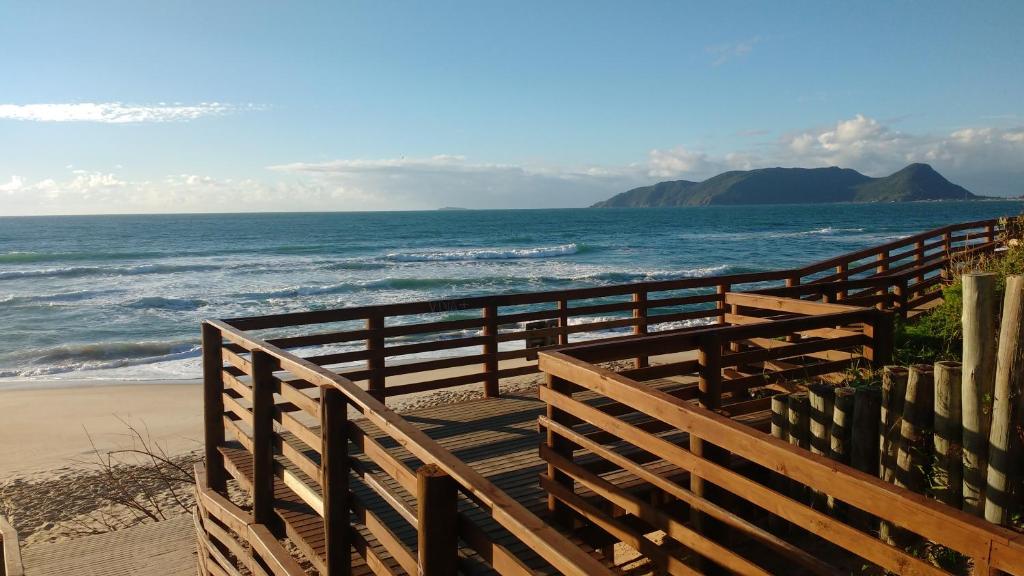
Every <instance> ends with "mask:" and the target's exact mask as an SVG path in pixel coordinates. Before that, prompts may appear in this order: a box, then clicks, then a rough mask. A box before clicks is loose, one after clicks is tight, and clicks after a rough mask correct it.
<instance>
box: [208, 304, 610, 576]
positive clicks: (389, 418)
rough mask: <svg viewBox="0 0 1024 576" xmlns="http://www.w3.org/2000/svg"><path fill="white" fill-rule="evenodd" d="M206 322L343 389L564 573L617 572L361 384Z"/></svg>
mask: <svg viewBox="0 0 1024 576" xmlns="http://www.w3.org/2000/svg"><path fill="white" fill-rule="evenodd" d="M204 323H205V324H207V325H210V326H213V327H215V328H216V329H218V330H219V331H220V333H221V334H222V335H223V336H224V337H225V338H226V339H228V340H230V341H232V342H235V343H242V342H247V343H248V344H249V345H250V346H251V348H250V349H251V350H254V351H259V352H262V353H265V354H267V355H269V356H270V357H272V358H273V359H275V360H276V362H277V363H278V367H279V369H281V370H284V371H287V372H289V373H291V374H293V375H295V376H297V377H298V378H301V379H303V380H306V381H307V382H309V383H311V384H313V385H315V386H320V387H328V388H333V389H337V390H339V391H340V392H341V393H343V394H344V396H345V399H346V401H347V402H348V403H350V404H351V405H352V406H353V407H355V408H356V409H357V410H359V411H360V412H362V413H363V415H364V416H365V417H366V418H367V419H368V420H369V421H370V422H372V423H373V424H375V425H376V426H377V427H379V428H380V429H381V430H383V431H384V432H385V433H386V434H387V435H388V436H389V437H391V438H392V439H394V440H395V441H396V442H398V444H400V445H401V446H402V447H403V448H405V449H406V450H408V451H409V452H410V453H412V454H413V455H414V456H415V457H416V458H418V459H419V460H421V461H423V462H424V463H425V464H434V465H436V466H437V467H439V468H440V469H441V470H443V471H444V472H445V473H446V474H447V475H449V476H450V477H451V478H452V479H453V480H454V481H455V482H456V483H457V484H458V486H459V490H460V492H462V493H463V494H465V495H466V496H467V497H469V498H470V499H472V500H473V501H474V502H476V503H477V504H478V505H480V506H482V507H485V508H488V509H490V510H491V514H492V517H493V519H494V520H495V521H496V522H497V523H498V524H500V525H502V526H503V527H504V528H506V529H508V530H509V531H511V532H512V533H513V534H515V535H516V536H517V537H518V538H519V539H521V540H522V541H523V542H524V543H526V544H527V545H528V546H529V547H530V548H531V549H532V550H533V551H535V552H536V553H537V554H538V555H539V556H540V557H542V558H544V560H546V561H547V562H549V563H550V564H551V565H552V566H554V567H555V568H556V569H558V570H560V571H561V572H563V573H565V574H579V575H581V576H583V575H587V574H608V575H611V574H613V572H612V571H610V570H609V569H608V568H607V567H605V566H604V565H603V564H601V563H600V562H598V561H597V560H595V559H594V558H592V557H591V556H590V555H588V554H587V553H586V552H584V551H583V550H582V549H580V548H579V547H578V546H576V545H575V544H573V543H572V542H571V541H569V540H568V539H567V538H566V537H565V536H563V535H562V534H561V533H560V532H558V531H557V530H555V529H554V528H553V527H551V526H550V525H548V524H547V523H545V522H544V521H542V520H541V519H540V518H538V517H537V516H535V515H534V514H533V513H531V512H530V511H529V510H527V509H526V508H525V507H524V506H523V505H522V504H520V503H519V502H517V501H515V500H513V499H512V498H510V497H509V496H508V495H506V494H505V493H504V492H503V491H501V490H499V489H498V488H497V487H496V486H494V485H493V484H492V483H491V482H490V481H489V480H487V479H486V478H485V477H484V476H483V475H481V474H480V473H479V472H477V471H475V470H474V469H473V468H472V467H470V466H469V465H468V464H466V463H464V462H463V461H461V460H459V459H458V458H457V457H455V456H454V455H453V454H452V453H451V452H449V451H448V450H447V449H445V448H444V447H442V446H441V445H440V444H439V443H438V442H437V441H436V440H434V439H432V438H430V437H429V436H428V435H427V434H426V433H424V432H423V431H422V430H420V429H419V428H417V427H416V426H414V425H413V424H411V423H409V422H408V421H406V420H405V419H403V418H402V417H400V416H399V415H398V414H397V413H395V412H394V411H392V410H391V409H390V408H388V407H387V406H385V405H384V403H383V402H381V401H380V400H378V399H376V398H374V397H373V396H372V395H371V394H369V393H368V392H366V391H365V390H363V389H362V388H360V387H358V386H356V385H355V384H354V383H353V382H352V381H351V380H349V379H347V378H344V377H342V376H339V375H338V374H335V373H333V372H331V371H330V370H327V369H326V368H323V367H321V366H318V365H316V364H314V363H312V362H310V361H308V360H304V359H302V358H298V357H295V356H293V355H291V354H289V353H287V352H285V351H284V350H281V349H280V348H277V347H276V346H273V345H271V344H268V343H267V342H265V341H263V340H260V339H258V338H253V337H252V336H251V335H248V334H245V333H243V332H242V331H241V330H238V329H237V328H235V327H232V326H230V325H229V324H227V323H226V322H224V321H220V320H207V321H205V322H204ZM346 522H347V515H346Z"/></svg>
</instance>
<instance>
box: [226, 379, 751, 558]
mask: <svg viewBox="0 0 1024 576" xmlns="http://www.w3.org/2000/svg"><path fill="white" fill-rule="evenodd" d="M649 384H651V385H653V386H654V387H656V388H659V389H662V390H665V391H673V390H679V389H682V388H690V387H693V386H694V385H695V384H694V383H693V382H690V381H687V379H683V380H682V381H678V380H672V379H664V380H660V381H657V382H650V383H649ZM588 396H589V397H590V398H591V401H592V403H604V401H603V399H599V398H597V397H596V396H595V395H592V394H589V393H586V394H581V395H580V397H581V398H582V399H586V398H587V397H588ZM544 410H545V404H544V403H543V402H541V401H540V400H539V398H538V397H537V396H536V394H534V393H530V394H510V395H504V396H501V397H497V398H489V399H478V400H470V401H466V402H460V403H454V404H445V405H440V406H435V407H431V408H424V409H420V410H415V411H412V412H407V413H403V414H402V416H403V418H405V420H407V421H408V422H410V423H412V424H414V425H416V426H417V427H419V428H420V429H421V430H423V431H424V432H426V433H427V434H428V435H429V436H430V437H431V438H433V439H435V440H437V441H438V442H439V443H440V444H441V445H442V446H443V447H444V448H446V449H448V450H450V451H451V452H452V453H453V454H454V455H455V456H456V457H457V458H459V459H460V460H462V461H463V462H466V463H467V464H469V465H470V466H472V467H473V468H474V469H475V470H476V471H477V472H479V473H481V474H482V475H483V476H485V477H486V478H487V479H488V480H490V481H491V482H492V483H494V485H495V486H497V487H498V488H499V489H501V490H502V491H503V492H505V493H506V494H508V495H509V496H510V497H512V498H514V499H515V500H516V501H518V502H519V503H521V504H523V505H524V506H526V507H527V508H528V509H529V510H530V511H531V512H533V513H535V514H537V515H540V516H543V515H545V514H546V512H547V511H546V506H547V493H546V492H545V491H544V490H543V489H542V488H541V486H540V484H539V481H538V476H539V475H540V474H541V473H542V472H544V471H545V469H546V466H547V465H546V463H545V462H544V461H543V460H541V458H540V454H539V450H538V445H539V444H540V443H541V442H542V440H543V438H542V437H541V435H540V434H539V432H538V427H537V418H538V416H541V415H542V414H543V413H544ZM769 419H770V411H767V410H765V411H759V412H754V413H750V414H746V415H744V416H742V417H740V418H738V420H741V421H744V422H746V423H748V424H750V425H753V426H755V427H758V428H762V429H764V428H766V427H767V425H768V422H769ZM360 425H361V426H365V427H366V428H367V430H368V434H369V435H370V436H371V437H373V438H374V439H375V440H377V441H378V442H380V443H381V444H382V445H383V446H385V447H386V448H388V449H389V451H391V452H392V454H393V455H394V456H395V457H396V458H397V459H398V460H400V461H402V462H404V463H405V464H406V465H408V466H409V467H410V468H413V469H415V468H416V467H418V466H419V461H418V460H417V459H416V458H415V457H413V456H412V455H411V454H410V453H409V452H408V451H407V450H405V449H404V448H402V447H400V446H398V445H397V444H396V443H395V442H393V441H392V440H391V439H390V438H388V437H387V436H386V435H385V434H383V433H382V432H381V431H379V430H377V429H376V428H374V427H372V426H371V425H368V424H366V423H362V424H360ZM283 436H284V437H285V439H286V441H288V442H289V444H291V445H292V446H293V447H294V448H296V449H299V450H301V449H302V446H303V445H302V443H301V442H300V441H299V440H298V439H296V438H295V437H293V436H291V435H289V434H284V435H283ZM659 436H661V437H663V438H666V439H668V440H671V441H673V442H676V443H680V444H682V443H685V442H686V441H687V439H688V436H687V435H686V434H685V433H682V432H679V431H678V430H669V431H666V432H664V433H662V434H660V435H659ZM304 452H305V453H306V455H308V456H309V457H310V458H313V459H316V460H317V461H318V460H319V458H318V456H317V455H316V453H315V452H314V451H312V450H305V451H304ZM633 452H634V455H635V450H634V451H633ZM222 453H223V454H224V455H225V457H226V461H227V465H228V468H229V469H230V470H231V471H232V473H233V475H234V476H235V477H236V478H239V479H241V481H242V484H243V486H244V487H245V488H247V489H251V477H252V456H251V454H250V453H249V452H248V451H247V450H245V449H244V448H242V447H241V446H237V445H232V444H229V445H228V446H226V447H224V448H222ZM353 456H354V457H355V458H357V459H359V460H360V461H361V462H362V463H363V465H365V466H367V467H368V468H371V469H372V468H375V465H374V464H373V463H372V461H370V460H369V459H367V458H365V457H363V456H361V455H360V456H355V455H353ZM279 463H280V464H282V465H285V466H286V467H288V468H289V470H291V471H292V472H293V473H295V474H296V475H299V476H303V475H302V473H301V471H299V470H298V469H297V468H295V467H294V466H291V465H289V463H288V461H287V460H285V459H281V458H279ZM583 463H584V464H585V463H586V461H585V460H584V461H583ZM661 464H663V463H659V462H650V463H649V464H648V465H649V466H652V469H657V468H659V467H665V468H666V469H667V468H672V469H675V467H674V466H672V467H667V466H661ZM683 475H685V473H684V474H683ZM604 477H606V478H607V479H609V480H612V481H614V482H615V483H616V484H617V485H620V486H623V485H626V486H628V485H630V484H631V483H633V484H636V486H638V487H639V486H646V485H645V484H644V483H641V482H635V480H636V479H635V478H632V477H631V475H630V474H628V473H625V472H624V471H622V470H617V471H612V472H608V473H606V474H604ZM377 480H378V481H379V482H380V483H381V484H383V485H385V486H386V487H387V488H388V489H389V490H392V491H395V492H397V493H403V491H402V490H401V489H400V488H399V486H398V484H397V483H396V482H395V481H394V480H393V479H391V478H389V477H388V476H387V475H386V474H383V473H382V474H379V475H377ZM246 484H249V485H246ZM310 484H312V482H310ZM353 489H355V487H353ZM581 493H582V494H584V495H585V494H586V491H581ZM404 495H405V496H406V499H405V502H404V503H405V505H407V506H408V507H409V509H410V510H414V507H415V498H414V497H413V496H412V495H408V494H404ZM359 496H360V497H361V498H363V499H365V500H366V501H367V502H371V503H372V502H377V504H378V505H372V506H371V508H372V510H373V511H374V512H375V513H376V514H377V515H378V516H379V517H380V518H381V520H382V521H384V522H385V523H386V524H387V526H388V529H389V530H391V531H392V532H393V534H394V536H395V537H396V538H397V539H398V540H400V541H402V542H403V543H404V544H405V545H407V546H409V547H412V548H415V545H416V531H415V529H413V528H412V526H411V525H409V523H408V522H405V521H403V519H402V517H401V515H400V514H399V513H397V512H395V508H394V507H393V503H391V504H389V503H386V502H384V501H383V500H382V499H381V498H380V497H379V496H378V495H377V494H375V493H374V492H372V491H370V490H368V489H366V488H365V487H363V488H362V489H361V490H360V491H359ZM464 504H468V503H464ZM275 509H276V511H277V514H278V516H280V518H281V519H282V520H283V522H284V528H285V530H286V533H287V535H288V537H289V539H290V540H292V542H294V543H295V544H296V545H297V547H298V548H299V549H300V550H302V551H303V553H304V554H305V555H306V556H307V557H309V558H310V559H311V560H312V562H313V564H314V565H315V566H317V567H318V568H320V569H321V570H323V559H324V535H323V519H322V518H321V517H320V516H319V515H318V514H317V513H316V512H315V511H314V510H313V509H312V508H310V507H309V506H308V505H306V504H305V503H303V502H302V500H301V499H299V498H298V497H297V496H296V495H295V493H294V492H293V491H292V490H290V489H289V488H288V487H286V486H285V485H284V484H283V483H282V482H280V481H278V482H277V483H276V485H275ZM462 509H463V511H464V512H465V513H467V514H469V515H470V516H471V517H472V518H473V520H474V521H475V522H478V523H479V524H480V525H481V526H482V527H483V528H484V529H485V531H486V532H487V533H488V535H489V536H491V537H492V538H493V539H494V540H495V541H497V542H499V543H501V544H502V545H504V546H507V547H508V548H509V550H510V551H511V552H513V553H515V554H517V555H521V557H522V558H524V559H525V560H526V561H527V563H528V564H529V565H530V566H531V568H534V569H536V570H538V571H540V572H541V573H544V572H548V571H549V570H545V568H546V566H545V564H544V563H543V561H540V559H539V558H536V557H531V552H530V550H528V549H526V547H525V546H524V545H523V543H522V542H520V541H519V540H518V539H517V538H516V537H515V536H514V535H512V534H509V533H507V531H504V530H503V529H502V528H501V527H500V526H497V525H496V524H495V523H493V522H491V521H489V519H488V518H486V516H484V515H483V514H480V513H479V509H475V508H474V507H472V506H468V505H467V506H462ZM353 525H354V526H355V527H356V529H357V530H359V531H360V532H361V533H362V534H363V537H364V538H366V540H367V542H368V543H369V545H371V546H373V547H375V548H377V551H378V553H379V554H380V555H381V557H382V558H385V559H387V560H388V562H389V563H392V566H393V567H394V568H397V569H399V570H400V569H401V566H400V565H399V564H398V563H397V562H396V561H395V560H394V559H393V558H391V557H390V556H389V555H388V554H387V552H386V551H385V550H384V549H383V547H379V544H378V543H377V542H376V540H375V539H374V538H373V536H372V535H371V534H370V532H369V531H368V530H366V528H365V526H363V525H361V524H360V523H359V522H358V521H357V522H354V523H353ZM577 543H578V544H581V545H583V543H582V542H577ZM588 548H589V549H591V550H592V551H593V549H594V548H595V546H594V545H593V544H591V545H590V546H588ZM356 552H357V551H355V550H354V551H353V561H354V562H357V563H358V564H357V566H356V568H355V569H354V570H353V572H354V573H355V574H361V573H370V571H369V570H368V568H367V567H366V565H365V563H364V562H363V555H362V554H357V553H356ZM461 553H462V555H463V559H464V561H466V562H469V563H472V564H475V565H476V566H477V567H478V568H479V570H478V571H477V572H478V573H481V574H487V573H493V571H492V570H491V569H490V568H489V567H487V566H486V562H484V561H482V559H479V558H477V557H476V554H475V553H474V552H473V551H471V550H469V549H463V550H462V552H461ZM593 553H594V555H597V553H596V552H593ZM474 560H476V562H474Z"/></svg>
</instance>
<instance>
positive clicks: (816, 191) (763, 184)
mask: <svg viewBox="0 0 1024 576" xmlns="http://www.w3.org/2000/svg"><path fill="white" fill-rule="evenodd" d="M977 198H978V196H975V195H974V194H972V193H970V192H968V191H967V190H966V189H964V188H963V187H962V186H957V185H956V184H953V183H952V182H950V181H949V180H946V179H945V178H943V177H942V175H941V174H939V173H938V172H936V171H935V170H934V169H933V168H932V167H931V166H929V165H927V164H911V165H910V166H907V167H906V168H904V169H902V170H900V171H899V172H896V173H894V174H891V175H889V176H886V177H884V178H871V177H870V176H865V175H863V174H861V173H860V172H857V171H856V170H851V169H849V168H837V167H835V166H833V167H831V168H761V169H758V170H734V171H731V172H723V173H722V174H719V175H718V176H715V177H713V178H708V179H707V180H705V181H703V182H690V181H689V180H675V181H670V182H659V183H658V184H654V185H653V186H642V187H640V188H633V189H632V190H628V191H626V192H623V193H621V194H618V195H616V196H613V197H611V198H609V199H608V200H604V201H602V202H598V203H597V204H594V205H593V207H594V208H654V207H664V206H704V205H709V204H716V205H722V204H811V203H826V202H909V201H913V200H968V199H971V200H973V199H977Z"/></svg>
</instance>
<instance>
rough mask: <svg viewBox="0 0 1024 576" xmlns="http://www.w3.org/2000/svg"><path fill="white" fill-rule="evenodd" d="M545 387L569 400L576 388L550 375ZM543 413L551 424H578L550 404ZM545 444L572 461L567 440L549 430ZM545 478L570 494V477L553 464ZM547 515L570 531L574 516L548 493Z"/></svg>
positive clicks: (569, 444)
mask: <svg viewBox="0 0 1024 576" xmlns="http://www.w3.org/2000/svg"><path fill="white" fill-rule="evenodd" d="M545 385H546V386H547V387H548V388H550V389H551V391H552V392H557V393H559V394H564V395H565V396H568V397H570V398H571V397H572V393H573V390H574V389H575V388H576V386H575V385H574V384H573V383H572V382H569V381H568V380H564V379H562V378H558V377H557V376H552V375H551V374H548V375H547V378H546V382H545ZM545 413H546V415H547V417H548V418H549V419H550V420H551V421H552V422H557V423H559V424H562V425H565V426H572V425H574V424H576V423H577V422H578V419H577V418H575V417H574V416H572V415H571V414H567V413H565V412H563V411H562V410H559V409H558V408H555V407H554V406H552V405H551V404H547V405H546V407H545ZM545 444H546V445H547V447H548V448H549V449H550V450H551V451H552V452H554V453H555V454H558V455H559V456H561V457H562V458H565V459H566V460H568V461H570V462H571V461H572V459H573V457H572V452H573V449H574V448H575V447H576V445H575V444H573V443H572V442H571V441H570V440H569V439H567V438H565V437H564V436H562V435H561V434H558V433H556V432H554V431H553V430H551V429H550V428H549V429H548V430H547V436H546V438H545ZM547 476H548V478H550V479H551V480H552V481H553V482H557V483H558V484H561V485H562V486H564V487H566V488H567V489H568V490H569V491H570V492H571V491H573V479H572V477H570V476H569V475H567V474H566V473H564V472H562V471H561V470H559V469H558V467H556V466H554V465H553V464H548V471H547ZM548 513H549V514H550V515H551V519H552V520H554V521H555V522H557V523H559V524H561V525H562V526H563V527H564V528H569V529H571V528H572V527H573V520H574V516H573V512H572V510H571V509H570V508H569V507H568V506H566V505H565V504H563V503H562V502H560V501H559V500H558V498H556V497H555V496H553V495H552V494H550V493H549V494H548Z"/></svg>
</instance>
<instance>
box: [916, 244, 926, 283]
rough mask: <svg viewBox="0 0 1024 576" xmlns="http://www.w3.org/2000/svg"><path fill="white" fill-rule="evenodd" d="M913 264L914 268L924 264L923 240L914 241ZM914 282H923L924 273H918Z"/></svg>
mask: <svg viewBox="0 0 1024 576" xmlns="http://www.w3.org/2000/svg"><path fill="white" fill-rule="evenodd" d="M914 265H915V267H916V268H920V267H921V266H923V265H924V240H923V239H922V240H918V241H917V242H916V243H914ZM914 282H916V283H918V284H920V283H921V282H924V274H920V275H918V276H917V277H916V278H915V279H914Z"/></svg>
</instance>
